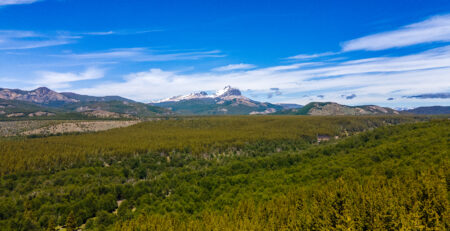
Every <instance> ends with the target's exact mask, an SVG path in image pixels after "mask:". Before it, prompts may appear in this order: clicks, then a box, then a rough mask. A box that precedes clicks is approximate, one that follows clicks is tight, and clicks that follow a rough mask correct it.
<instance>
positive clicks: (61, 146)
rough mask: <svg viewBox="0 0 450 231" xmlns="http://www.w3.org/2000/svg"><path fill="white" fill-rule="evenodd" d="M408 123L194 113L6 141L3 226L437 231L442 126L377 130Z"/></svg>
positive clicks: (443, 169) (443, 223)
mask: <svg viewBox="0 0 450 231" xmlns="http://www.w3.org/2000/svg"><path fill="white" fill-rule="evenodd" d="M414 121H415V120H414V118H412V117H398V116H397V117H395V116H394V117H393V116H388V117H381V116H376V117H367V116H362V117H338V118H337V117H300V118H299V117H289V116H283V117H273V116H267V117H203V118H201V117H200V118H199V117H195V118H185V119H177V120H167V121H156V122H147V123H141V124H137V125H134V126H131V127H128V128H121V129H113V130H110V131H106V132H99V133H94V134H84V135H67V136H58V137H46V138H34V139H30V138H23V139H9V140H7V139H5V140H1V139H0V144H1V145H0V149H2V150H1V151H0V154H1V155H2V160H3V161H2V162H1V164H2V167H1V168H0V169H2V171H3V172H2V173H1V174H2V177H1V178H0V179H1V180H0V193H1V196H2V201H3V202H2V203H1V204H0V219H1V220H0V229H2V230H10V229H16V228H17V227H24V229H25V230H32V229H39V228H47V227H48V226H50V227H52V226H53V225H64V224H67V222H66V221H73V223H74V224H75V227H79V226H81V227H82V228H83V229H87V230H98V229H101V230H214V229H220V230H282V229H287V230H313V229H322V230H335V229H346V230H347V229H350V230H398V229H400V228H405V229H407V230H412V229H415V228H417V227H422V228H427V229H435V230H445V227H448V225H449V223H448V222H449V221H448V219H446V217H447V216H448V211H449V202H448V198H447V186H446V181H445V178H446V176H447V175H448V174H449V172H448V167H447V166H446V161H448V157H447V155H448V153H447V149H446V146H447V137H448V136H449V135H450V134H449V133H448V131H449V129H448V128H449V126H450V124H449V122H448V121H447V120H437V121H431V122H420V123H413V124H403V125H395V126H392V125H388V126H385V125H386V124H398V123H404V122H414ZM379 126H381V127H379ZM376 127H379V128H377V129H374V130H372V129H370V128H376ZM364 130H371V131H366V132H362V133H361V131H364ZM218 131H221V132H218ZM344 131H346V132H348V133H349V134H350V135H352V134H355V133H359V134H357V135H354V136H351V137H345V135H344V134H346V132H344ZM317 134H323V135H329V136H330V137H334V136H335V135H337V136H338V137H339V139H337V140H331V141H329V142H325V143H320V144H318V143H317V142H316V141H317V140H316V138H317V137H316V136H317ZM105 138H108V139H105ZM129 141H132V142H129ZM180 141H181V143H180ZM66 147H71V148H70V149H67V148H66ZM77 147H78V148H77ZM10 153H15V154H14V155H11V154H10ZM56 163H57V165H55V164H56ZM13 166H15V167H14V168H11V167H13ZM5 170H7V171H6V172H5ZM69 214H70V215H69ZM68 217H69V218H68Z"/></svg>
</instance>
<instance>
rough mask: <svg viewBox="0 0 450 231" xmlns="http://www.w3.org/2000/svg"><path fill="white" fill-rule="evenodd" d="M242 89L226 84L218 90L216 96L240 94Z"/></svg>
mask: <svg viewBox="0 0 450 231" xmlns="http://www.w3.org/2000/svg"><path fill="white" fill-rule="evenodd" d="M240 95H242V94H241V91H240V90H239V89H237V88H232V87H231V86H229V85H228V86H226V87H225V88H223V89H222V90H219V91H217V92H216V97H226V96H240Z"/></svg>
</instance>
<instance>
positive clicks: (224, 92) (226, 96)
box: [153, 86, 246, 103]
mask: <svg viewBox="0 0 450 231" xmlns="http://www.w3.org/2000/svg"><path fill="white" fill-rule="evenodd" d="M236 98H246V97H245V96H243V95H242V94H241V91H240V90H239V89H237V88H233V87H231V86H226V87H224V88H223V89H221V90H218V91H217V92H216V93H215V94H212V95H208V93H206V92H204V91H201V92H196V93H191V94H189V95H179V96H174V97H170V98H167V99H162V100H157V101H153V103H165V102H178V101H182V100H191V99H221V100H231V99H236Z"/></svg>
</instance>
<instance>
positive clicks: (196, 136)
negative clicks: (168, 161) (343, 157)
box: [0, 116, 424, 175]
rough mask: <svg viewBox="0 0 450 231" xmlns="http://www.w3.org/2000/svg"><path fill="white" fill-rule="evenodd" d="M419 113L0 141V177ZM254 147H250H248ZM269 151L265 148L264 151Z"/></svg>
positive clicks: (235, 144)
mask: <svg viewBox="0 0 450 231" xmlns="http://www.w3.org/2000/svg"><path fill="white" fill-rule="evenodd" d="M417 119H424V118H423V117H405V116H403V117H401V116H384V117H382V116H364V117H296V116H285V117H277V116H264V117H259V116H240V117H238V116H236V117H230V116H229V117H194V118H181V119H171V120H164V121H153V122H146V123H141V124H138V125H135V126H131V127H128V128H122V129H112V130H109V131H105V132H100V133H94V134H83V135H65V136H58V137H56V136H55V137H46V138H19V139H16V140H4V139H3V140H2V139H0V158H1V160H2V161H1V162H0V175H5V174H12V173H21V172H30V171H53V170H58V169H65V168H71V167H76V166H81V165H83V164H85V163H89V162H96V161H98V159H99V158H104V159H105V160H107V159H110V160H111V161H114V160H118V159H121V158H125V157H129V156H133V155H137V154H144V153H165V154H168V153H174V152H181V153H189V154H191V155H197V156H201V155H210V154H220V153H224V152H237V151H239V150H241V149H246V147H247V146H248V145H250V146H254V144H259V143H272V144H278V143H284V142H291V143H296V144H298V145H299V146H301V145H302V144H308V143H312V142H315V140H316V136H317V135H329V136H341V137H342V136H346V135H349V134H353V133H355V132H361V131H364V130H367V129H370V128H375V127H379V126H383V125H388V124H398V123H404V122H413V121H416V120H417ZM250 149H252V148H250ZM265 151H267V150H265Z"/></svg>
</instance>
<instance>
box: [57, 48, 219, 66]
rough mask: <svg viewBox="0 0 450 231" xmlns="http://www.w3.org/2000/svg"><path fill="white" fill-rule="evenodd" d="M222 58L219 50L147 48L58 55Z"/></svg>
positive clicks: (144, 58) (92, 57)
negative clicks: (185, 50)
mask: <svg viewBox="0 0 450 231" xmlns="http://www.w3.org/2000/svg"><path fill="white" fill-rule="evenodd" d="M224 56H225V55H224V54H223V53H222V52H221V51H219V50H212V51H191V52H177V53H168V52H164V51H156V50H149V49H147V48H140V47H137V48H122V49H111V50H106V51H100V52H91V53H81V54H65V55H60V57H66V58H74V59H97V60H113V59H126V60H128V61H139V62H148V61H171V60H196V59H201V58H217V57H224Z"/></svg>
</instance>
